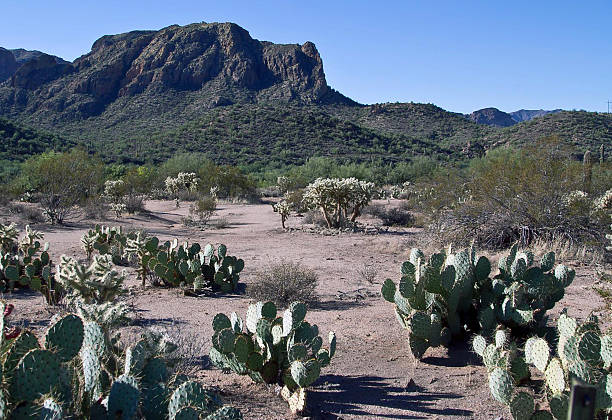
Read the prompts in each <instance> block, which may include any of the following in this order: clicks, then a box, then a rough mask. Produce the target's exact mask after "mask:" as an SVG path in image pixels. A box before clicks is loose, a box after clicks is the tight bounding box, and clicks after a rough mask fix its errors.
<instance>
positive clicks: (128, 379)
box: [0, 304, 242, 419]
mask: <svg viewBox="0 0 612 420" xmlns="http://www.w3.org/2000/svg"><path fill="white" fill-rule="evenodd" d="M0 309H6V307H5V306H4V304H1V305H0ZM3 329H4V328H3ZM0 340H1V341H4V342H3V343H2V347H3V348H4V349H5V355H4V357H3V358H2V366H1V369H0V371H1V372H2V379H3V380H2V381H1V382H0V417H2V418H37V417H39V418H44V419H61V418H92V419H97V418H100V419H107V418H119V417H121V418H124V419H135V418H144V419H167V418H182V417H180V416H179V415H178V412H179V411H181V409H183V408H185V407H189V408H190V409H191V410H192V411H193V414H194V415H195V417H193V418H211V419H226V418H227V419H241V418H242V417H241V415H240V412H239V411H238V410H236V409H234V408H231V407H224V406H223V404H222V402H221V400H220V399H219V397H218V396H217V395H216V394H215V393H213V392H211V391H208V390H206V389H204V387H203V386H202V385H201V384H199V383H197V382H193V381H189V380H187V379H185V380H179V379H178V378H179V377H178V376H176V377H175V376H173V375H172V372H171V369H170V367H169V366H168V364H167V363H166V358H168V357H170V356H171V354H172V353H173V352H174V351H175V350H176V349H177V347H176V346H175V345H174V344H173V343H172V342H170V341H169V340H168V338H167V337H166V336H163V335H161V334H157V333H153V332H147V333H145V334H143V335H142V337H141V339H140V340H139V341H138V342H136V344H134V345H133V346H131V347H128V348H127V349H126V350H125V352H123V351H121V350H120V349H117V348H116V346H115V345H114V343H113V340H112V339H111V338H110V337H109V334H108V332H107V331H105V330H104V328H103V327H101V326H100V325H98V324H97V323H95V322H91V321H85V320H83V319H82V318H81V317H79V316H77V315H75V314H68V315H65V316H63V317H61V318H59V319H58V320H56V321H55V322H54V323H53V324H52V325H51V327H50V328H49V329H48V330H47V331H46V333H45V335H44V345H43V346H41V345H40V344H39V342H38V340H37V338H36V337H35V336H34V335H33V334H32V333H31V332H29V331H21V332H20V333H19V334H18V335H17V336H11V337H9V338H7V336H6V334H0ZM123 353H125V360H123V363H121V359H120V355H121V354H123ZM171 378H173V379H171ZM211 416H212V417H211Z"/></svg>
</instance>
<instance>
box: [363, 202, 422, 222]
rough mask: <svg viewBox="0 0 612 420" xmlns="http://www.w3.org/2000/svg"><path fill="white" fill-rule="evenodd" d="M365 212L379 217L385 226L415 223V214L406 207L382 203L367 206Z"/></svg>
mask: <svg viewBox="0 0 612 420" xmlns="http://www.w3.org/2000/svg"><path fill="white" fill-rule="evenodd" d="M363 212H364V213H365V214H370V215H372V216H374V217H377V218H379V219H380V220H381V221H382V223H383V226H406V227H410V226H413V225H414V216H413V215H412V214H411V213H410V212H409V211H408V210H406V208H405V207H403V206H401V207H390V208H387V207H385V206H384V205H382V204H375V205H370V206H368V207H366V208H365V209H364V210H363Z"/></svg>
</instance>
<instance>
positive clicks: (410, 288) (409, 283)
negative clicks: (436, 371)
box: [382, 247, 491, 358]
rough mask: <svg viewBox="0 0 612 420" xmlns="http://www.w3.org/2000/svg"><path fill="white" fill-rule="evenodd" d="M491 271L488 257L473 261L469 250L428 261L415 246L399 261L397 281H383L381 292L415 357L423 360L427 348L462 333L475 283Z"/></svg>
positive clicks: (473, 252)
mask: <svg viewBox="0 0 612 420" xmlns="http://www.w3.org/2000/svg"><path fill="white" fill-rule="evenodd" d="M490 269H491V266H490V264H489V263H488V260H487V259H486V258H484V257H480V259H478V260H476V252H475V250H474V249H473V248H472V249H465V250H463V251H461V252H459V253H457V254H453V253H452V252H451V249H450V247H449V249H448V250H446V251H444V250H443V251H441V252H439V253H437V254H434V255H432V256H431V257H430V258H429V259H428V260H426V259H425V256H424V254H423V252H421V251H420V250H419V249H413V250H412V251H411V253H410V261H406V262H404V263H403V264H402V268H401V274H402V277H401V279H400V282H399V285H398V286H397V287H396V285H395V283H393V281H391V280H390V279H387V280H385V282H384V283H383V286H382V295H383V297H384V298H385V299H386V300H387V301H389V302H391V303H394V304H395V313H396V315H397V319H398V321H399V323H400V325H402V327H404V328H406V329H408V330H409V331H410V334H409V339H408V343H409V346H410V350H411V351H412V354H413V355H414V356H415V357H417V358H421V357H422V356H423V355H424V353H425V351H426V350H427V349H428V348H429V347H438V346H440V345H448V344H449V343H450V341H451V337H452V336H457V335H460V334H461V333H462V332H463V330H464V326H465V324H466V322H467V321H468V319H469V317H470V316H471V314H473V308H472V301H473V298H474V290H475V289H474V286H475V284H477V283H478V282H483V281H484V279H486V278H487V277H488V275H489V272H490Z"/></svg>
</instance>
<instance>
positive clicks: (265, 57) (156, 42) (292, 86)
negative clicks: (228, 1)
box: [0, 23, 334, 117]
mask: <svg viewBox="0 0 612 420" xmlns="http://www.w3.org/2000/svg"><path fill="white" fill-rule="evenodd" d="M29 64H31V65H30V67H29V68H28V69H24V67H25V65H24V66H22V68H20V69H19V71H17V73H16V74H15V76H14V77H13V80H12V81H11V82H8V83H7V82H5V84H4V86H3V87H2V88H0V114H1V113H2V111H3V108H4V109H6V108H11V111H12V112H14V110H15V108H16V107H17V108H19V109H21V110H22V111H23V110H25V109H27V110H28V111H29V112H36V111H37V110H39V109H41V108H42V109H51V110H53V111H55V112H57V111H60V112H61V111H64V110H68V111H70V110H72V111H75V110H76V111H77V114H79V115H80V116H81V117H87V116H89V115H91V114H95V113H99V112H102V111H103V110H104V108H105V107H106V106H107V105H108V104H110V103H111V102H113V101H115V100H116V99H118V98H122V97H131V96H134V95H138V94H141V93H148V94H153V95H154V94H155V92H162V91H166V90H174V91H185V90H188V91H202V95H209V96H210V97H211V106H214V105H223V104H229V103H233V102H240V101H242V102H245V101H246V102H249V101H250V102H257V101H260V100H266V99H274V100H285V101H297V102H301V103H316V102H318V101H322V100H323V99H324V98H329V96H330V95H331V94H333V93H334V92H333V91H332V90H331V89H330V88H329V87H328V86H327V82H326V80H325V74H324V72H323V63H322V60H321V57H320V56H319V53H318V51H317V49H316V47H315V45H314V44H313V43H311V42H306V43H305V44H303V45H297V44H291V45H278V44H273V43H270V42H260V41H258V40H255V39H253V38H251V36H250V35H249V33H248V32H247V31H246V30H244V29H243V28H241V27H240V26H238V25H235V24H232V23H211V24H207V23H199V24H192V25H187V26H178V25H174V26H170V27H167V28H164V29H162V30H160V31H135V32H129V33H125V34H120V35H108V36H103V37H102V38H100V39H99V40H97V41H96V42H95V43H94V44H93V46H92V49H91V52H89V53H88V54H86V55H84V56H82V57H80V58H78V59H76V60H75V61H74V63H72V64H69V63H68V64H66V63H56V62H53V63H52V60H50V59H49V56H46V57H43V56H41V57H39V58H38V59H37V60H33V61H31V62H30V63H29ZM22 70H23V71H22Z"/></svg>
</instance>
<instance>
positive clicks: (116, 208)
mask: <svg viewBox="0 0 612 420" xmlns="http://www.w3.org/2000/svg"><path fill="white" fill-rule="evenodd" d="M110 209H111V211H112V212H113V213H115V216H117V218H119V217H121V215H122V214H123V213H125V212H126V211H127V206H126V205H125V204H123V203H111V205H110Z"/></svg>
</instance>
